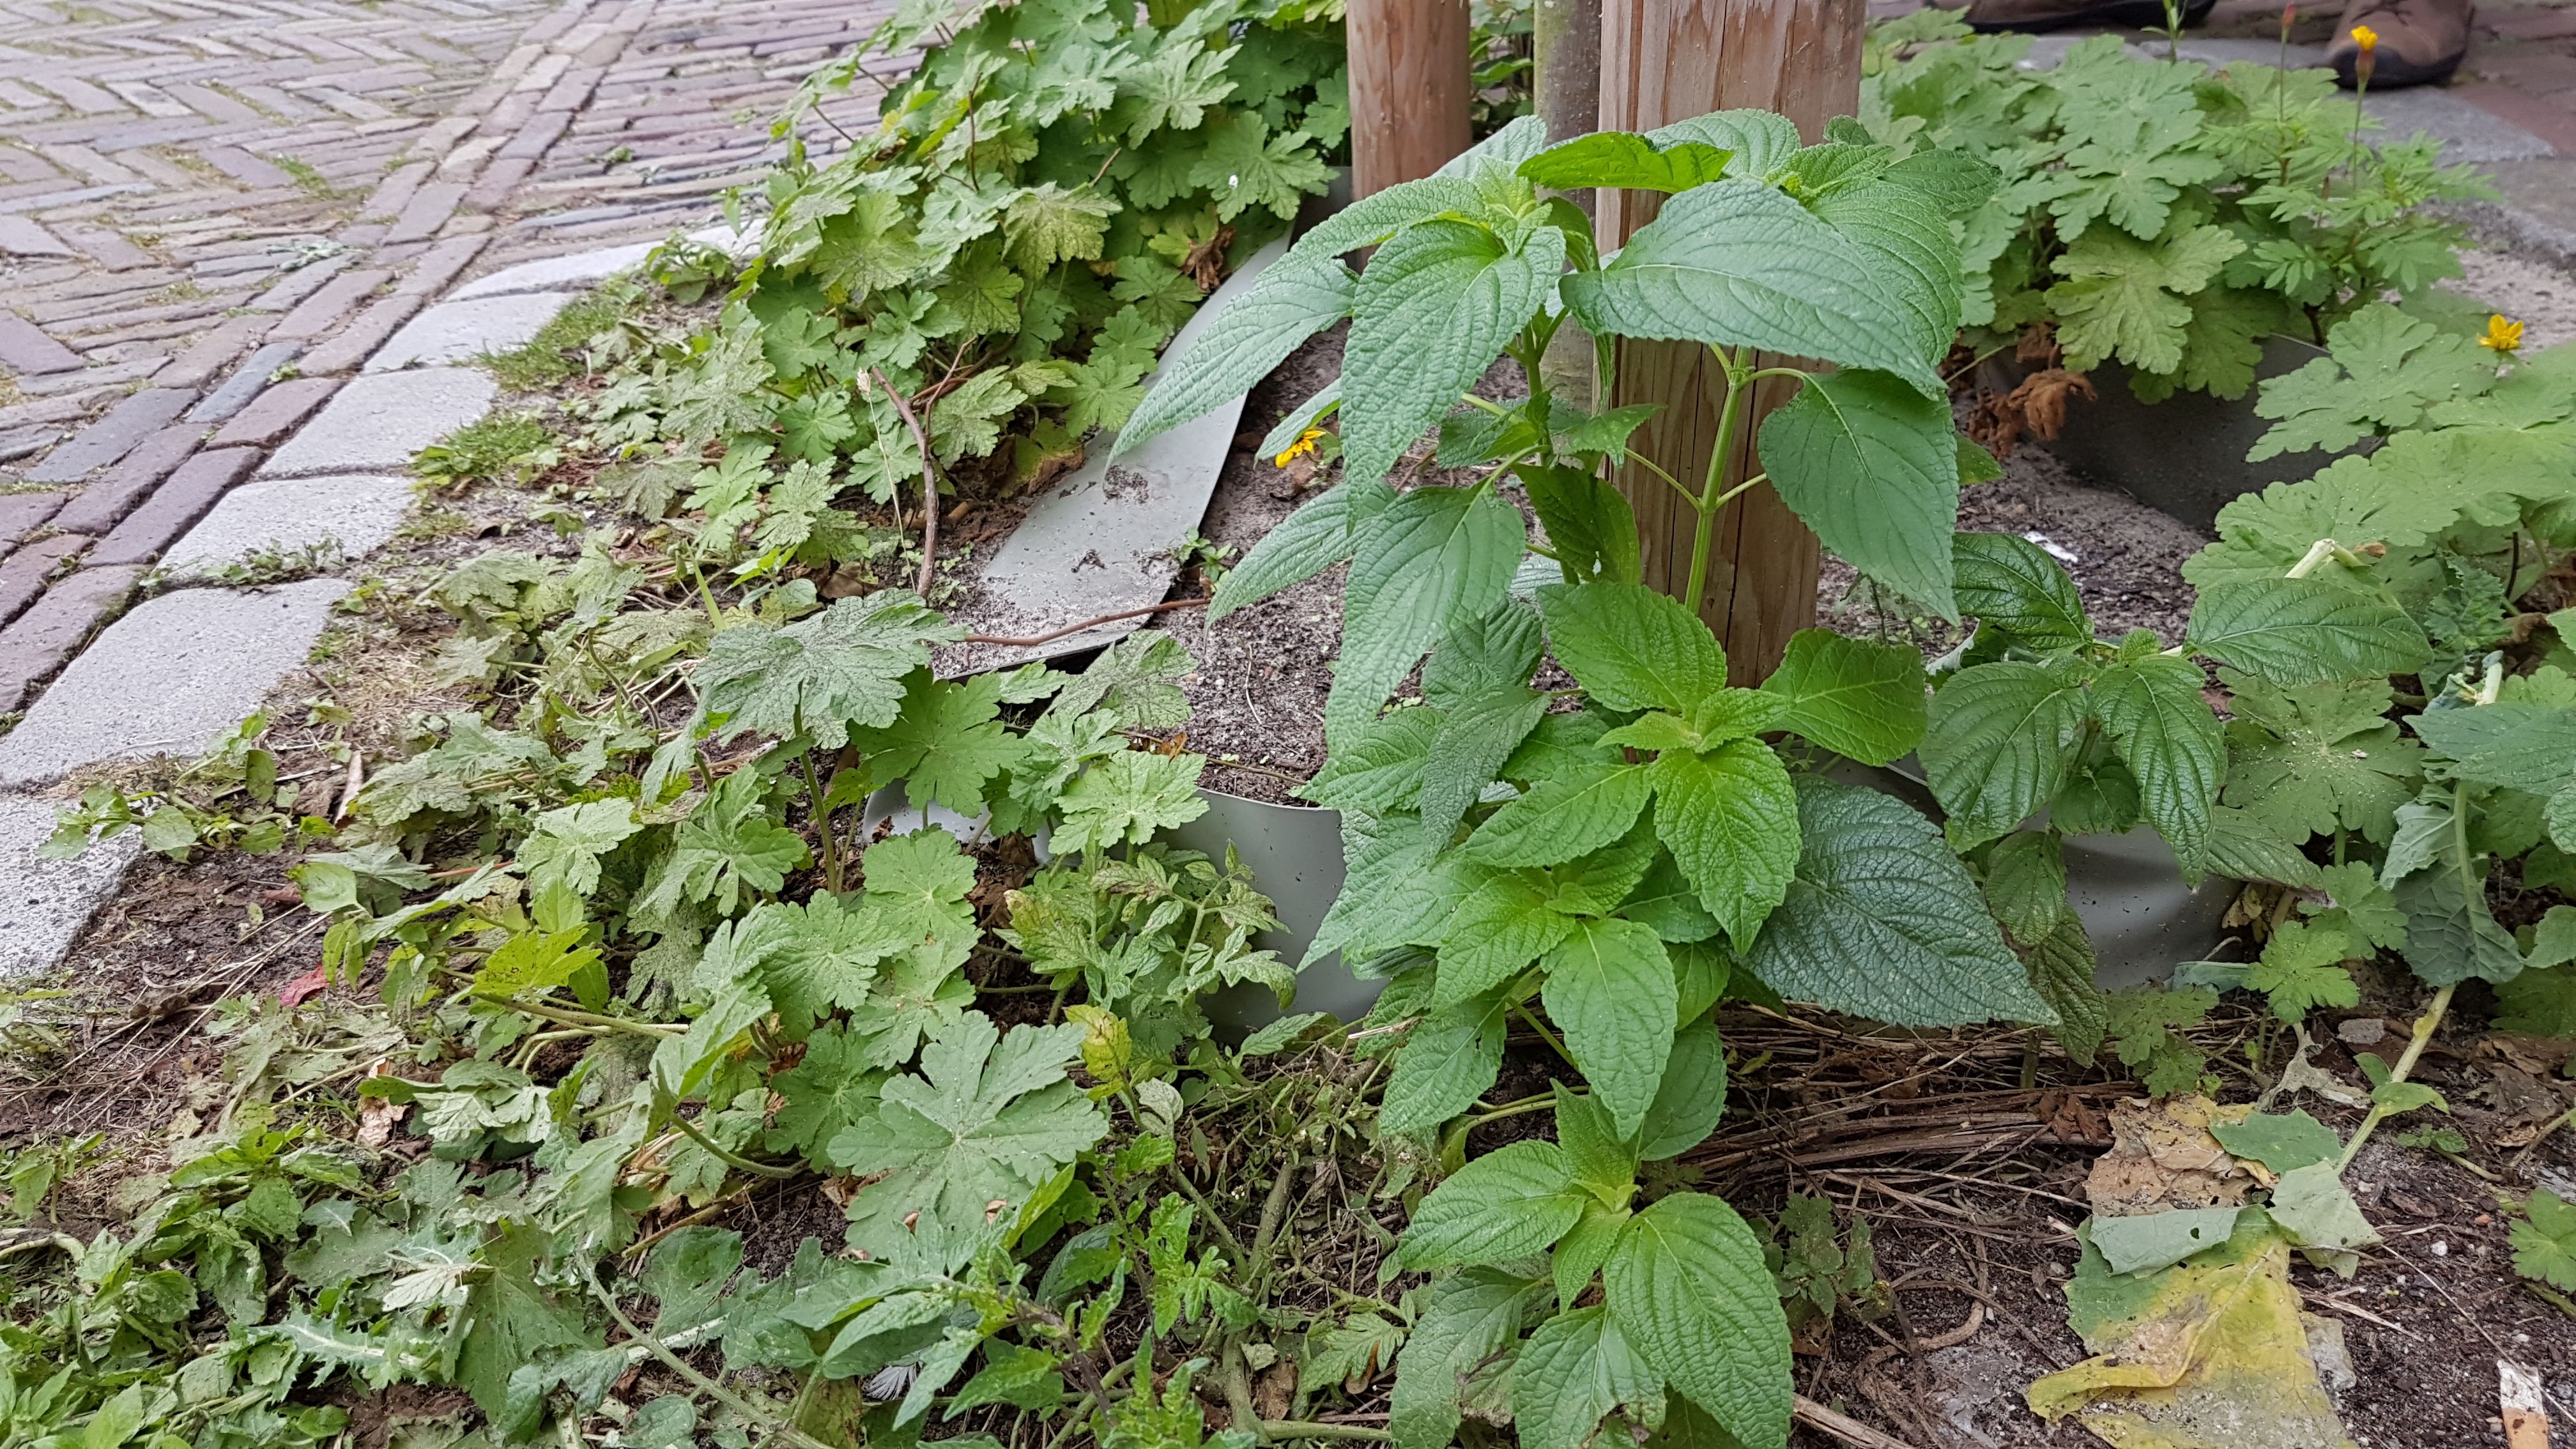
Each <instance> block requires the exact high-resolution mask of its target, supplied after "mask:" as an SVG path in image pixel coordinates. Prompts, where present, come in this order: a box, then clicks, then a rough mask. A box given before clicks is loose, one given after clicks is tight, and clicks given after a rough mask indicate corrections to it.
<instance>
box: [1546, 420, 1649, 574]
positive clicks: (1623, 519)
mask: <svg viewBox="0 0 2576 1449" xmlns="http://www.w3.org/2000/svg"><path fill="white" fill-rule="evenodd" d="M1622 411H1624V409H1623V410H1622ZM1518 471H1519V473H1520V477H1521V482H1522V484H1523V486H1524V487H1526V488H1527V489H1528V491H1529V500H1530V507H1531V508H1532V509H1534V510H1535V511H1536V512H1537V513H1538V521H1539V526H1540V527H1542V528H1544V529H1546V530H1547V540H1548V544H1549V546H1551V547H1553V548H1554V549H1555V550H1556V561H1557V565H1558V567H1559V568H1560V569H1561V570H1562V571H1563V573H1564V575H1565V581H1566V582H1567V583H1569V584H1583V583H1592V582H1596V581H1598V582H1601V583H1611V584H1634V583H1637V582H1639V581H1640V580H1641V579H1642V578H1643V577H1644V565H1643V563H1642V562H1641V561H1640V557H1639V554H1638V551H1637V550H1638V544H1637V514H1636V510H1635V509H1633V508H1631V507H1630V506H1629V504H1628V499H1627V496H1626V495H1625V494H1623V493H1621V492H1620V491H1619V490H1618V489H1617V488H1615V487H1613V486H1611V484H1610V483H1609V481H1608V480H1606V479H1603V478H1599V477H1596V476H1594V475H1593V474H1591V473H1589V472H1587V471H1585V470H1583V469H1581V468H1572V467H1549V468H1537V467H1528V466H1524V467H1522V468H1520V469H1519V470H1518Z"/></svg>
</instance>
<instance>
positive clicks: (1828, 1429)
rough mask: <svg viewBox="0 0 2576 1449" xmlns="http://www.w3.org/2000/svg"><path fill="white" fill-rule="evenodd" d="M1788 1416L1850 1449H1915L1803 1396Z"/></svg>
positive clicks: (1801, 1395) (1798, 1398) (1796, 1400)
mask: <svg viewBox="0 0 2576 1449" xmlns="http://www.w3.org/2000/svg"><path fill="white" fill-rule="evenodd" d="M1791 1412H1792V1413H1793V1414H1795V1415H1796V1417H1797V1420H1798V1422H1799V1423H1801V1424H1804V1425H1806V1426H1807V1427H1808V1428H1810V1429H1813V1430H1815V1431H1816V1432H1818V1433H1820V1434H1828V1435H1831V1436H1832V1437H1834V1438H1836V1439H1840V1440H1841V1441H1843V1442H1844V1443H1846V1444H1849V1445H1851V1446H1852V1449H1914V1446H1913V1445H1911V1444H1908V1443H1906V1442H1905V1441H1904V1440H1902V1439H1899V1438H1897V1437H1896V1436H1895V1435H1893V1434H1889V1433H1884V1432H1882V1431H1880V1430H1877V1429H1873V1428H1871V1427H1870V1426H1868V1425H1867V1424H1864V1423H1862V1422H1861V1421H1860V1420H1858V1419H1855V1418H1852V1417H1851V1416H1849V1415H1847V1414H1837V1413H1835V1412H1834V1411H1833V1410H1831V1409H1828V1408H1826V1407H1825V1406H1824V1405H1822V1404H1819V1403H1817V1402H1816V1401H1815V1400H1813V1399H1811V1398H1808V1397H1807V1396H1806V1395H1805V1394H1800V1395H1798V1396H1797V1397H1796V1398H1795V1399H1794V1400H1792V1402H1791Z"/></svg>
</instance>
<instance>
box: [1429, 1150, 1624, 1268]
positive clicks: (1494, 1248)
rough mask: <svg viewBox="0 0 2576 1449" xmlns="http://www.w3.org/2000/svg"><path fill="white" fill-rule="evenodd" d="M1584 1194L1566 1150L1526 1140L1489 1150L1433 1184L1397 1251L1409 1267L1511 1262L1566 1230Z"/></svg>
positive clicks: (1580, 1208)
mask: <svg viewBox="0 0 2576 1449" xmlns="http://www.w3.org/2000/svg"><path fill="white" fill-rule="evenodd" d="M1587 1196H1588V1194H1586V1193H1584V1192H1583V1191H1582V1190H1581V1189H1579V1188H1577V1187H1576V1186H1574V1179H1573V1177H1572V1175H1571V1173H1570V1171H1569V1170H1568V1168H1567V1167H1566V1165H1565V1150H1564V1149H1563V1148H1561V1147H1558V1146H1557V1145H1556V1144H1555V1143H1553V1142H1541V1141H1537V1140H1534V1139H1532V1140H1523V1141H1520V1142H1514V1143H1512V1144H1510V1145H1509V1146H1506V1147H1502V1148H1498V1149H1496V1150H1495V1151H1492V1152H1488V1153H1486V1154H1485V1155H1484V1156H1482V1157H1479V1158H1476V1159H1475V1160H1474V1161H1471V1162H1469V1163H1468V1164H1467V1165H1466V1166H1465V1167H1462V1168H1460V1169H1458V1171H1457V1172H1456V1173H1454V1174H1452V1175H1451V1176H1450V1178H1449V1180H1448V1181H1446V1182H1443V1183H1441V1184H1440V1185H1439V1186H1438V1187H1436V1188H1433V1189H1432V1190H1431V1195H1430V1196H1428V1197H1426V1198H1424V1199H1423V1200H1422V1206H1421V1207H1419V1208H1417V1209H1415V1210H1414V1214H1413V1222H1412V1223H1411V1224H1410V1225H1409V1226H1407V1227H1406V1228H1405V1230H1404V1237H1403V1239H1402V1240H1401V1242H1399V1243H1398V1245H1397V1248H1396V1251H1397V1253H1398V1254H1399V1255H1400V1256H1401V1257H1402V1258H1403V1260H1404V1263H1405V1266H1407V1267H1409V1268H1419V1269H1432V1268H1450V1267H1461V1266H1468V1265H1473V1264H1479V1263H1508V1262H1510V1261H1512V1260H1514V1259H1517V1258H1526V1257H1528V1256H1530V1255H1531V1254H1534V1253H1537V1252H1539V1251H1540V1250H1542V1249H1544V1248H1545V1247H1547V1245H1548V1244H1550V1243H1553V1242H1555V1241H1556V1240H1557V1239H1558V1238H1561V1237H1563V1236H1565V1232H1566V1229H1568V1228H1571V1227H1573V1226H1574V1223H1575V1220H1576V1219H1577V1218H1580V1217H1581V1216H1583V1202H1584V1199H1585V1198H1586V1197H1587Z"/></svg>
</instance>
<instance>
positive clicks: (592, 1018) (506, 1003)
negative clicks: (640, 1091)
mask: <svg viewBox="0 0 2576 1449" xmlns="http://www.w3.org/2000/svg"><path fill="white" fill-rule="evenodd" d="M484 999H485V1000H487V1001H493V1002H497V1003H498V1004H499V1005H501V1006H502V1007H504V1008H505V1009H507V1010H510V1011H516V1012H523V1013H525V1014H526V1015H529V1016H533V1017H535V1018H537V1019H538V1020H539V1021H552V1022H559V1023H561V1024H563V1025H565V1026H595V1027H598V1028H600V1029H601V1030H603V1031H622V1032H626V1033H629V1034H630V1035H634V1036H649V1037H652V1038H654V1039H655V1040H657V1041H658V1040H660V1039H661V1038H663V1037H666V1036H686V1035H688V1031H689V1029H688V1028H687V1027H685V1026H677V1025H673V1024H670V1023H666V1022H658V1021H628V1020H626V1019H625V1018H623V1017H617V1016H599V1015H595V1014H593V1013H591V1012H587V1011H574V1010H572V1009H570V1008H568V1007H561V1006H546V1005H542V1004H540V1003H538V1002H534V1001H517V1000H513V999H510V998H508V997H497V996H495V997H485V998H484Z"/></svg>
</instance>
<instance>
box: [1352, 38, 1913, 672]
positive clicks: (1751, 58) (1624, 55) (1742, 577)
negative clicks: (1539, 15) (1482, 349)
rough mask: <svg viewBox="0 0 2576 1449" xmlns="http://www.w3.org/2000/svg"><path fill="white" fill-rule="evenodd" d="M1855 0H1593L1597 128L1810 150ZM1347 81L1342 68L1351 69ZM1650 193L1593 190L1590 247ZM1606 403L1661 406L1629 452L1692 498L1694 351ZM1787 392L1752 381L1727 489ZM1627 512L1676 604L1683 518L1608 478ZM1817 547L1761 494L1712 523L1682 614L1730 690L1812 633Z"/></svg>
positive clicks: (1855, 80) (1703, 395)
mask: <svg viewBox="0 0 2576 1449" xmlns="http://www.w3.org/2000/svg"><path fill="white" fill-rule="evenodd" d="M1863 8H1864V6H1863V0H1602V33H1601V127H1602V129H1604V130H1621V131H1646V130H1652V129H1653V128H1655V127H1657V126H1663V125H1668V124H1670V123H1672V122H1674V121H1679V120H1683V119H1686V118H1688V117H1691V116H1696V115H1700V114H1702V113H1704V112H1708V111H1714V110H1729V109H1735V108H1739V107H1757V108H1760V109H1763V110H1771V111H1778V112H1780V113H1781V114H1782V115H1785V116H1787V117H1788V118H1789V119H1790V120H1792V121H1795V122H1796V123H1797V125H1798V129H1799V131H1800V133H1801V134H1803V135H1804V136H1805V137H1806V138H1807V139H1808V140H1809V141H1816V140H1820V139H1822V138H1823V133H1824V127H1825V122H1827V121H1829V120H1831V119H1832V118H1834V117H1835V116H1842V115H1849V114H1851V112H1852V111H1853V109H1854V108H1855V107H1856V106H1857V105H1858V104H1859V100H1860V44H1861V28H1862V21H1863ZM1354 70H1356V63H1354ZM1662 199H1663V198H1662V197H1661V196H1659V195H1657V194H1656V193H1653V192H1645V191H1614V190H1604V191H1603V192H1601V193H1600V201H1599V207H1598V212H1597V222H1596V225H1595V228H1594V231H1595V235H1596V236H1597V237H1598V239H1599V241H1600V244H1601V246H1602V249H1603V250H1604V251H1607V250H1608V249H1610V248H1612V247H1615V246H1618V245H1620V244H1621V243H1623V242H1625V241H1626V240H1627V239H1628V236H1629V234H1630V233H1632V232H1634V231H1635V230H1636V229H1637V228H1639V227H1641V226H1644V225H1645V224H1646V223H1647V222H1649V221H1651V220H1653V219H1654V215H1655V209H1656V206H1657V203H1659V202H1660V201H1661V200H1662ZM1615 381H1616V385H1615V388H1614V395H1613V396H1612V398H1611V399H1610V400H1609V401H1610V402H1612V403H1615V404H1621V405H1624V404H1628V403H1644V402H1653V403H1662V404H1663V405H1664V410H1663V411H1662V412H1661V413H1658V414H1657V415H1656V416H1655V417H1654V419H1653V420H1652V421H1650V422H1648V423H1647V424H1646V425H1645V426H1644V427H1643V428H1640V429H1639V430H1638V431H1637V434H1636V439H1635V441H1634V442H1632V443H1631V445H1630V446H1631V447H1634V448H1636V449H1637V450H1638V451H1640V452H1642V453H1644V454H1645V455H1646V456H1647V457H1649V458H1652V459H1653V460H1654V461H1655V462H1656V463H1657V464H1659V465H1661V466H1662V467H1663V468H1665V469H1666V470H1668V471H1670V472H1671V473H1672V475H1673V476H1674V477H1676V478H1680V479H1683V480H1685V481H1686V482H1688V483H1690V484H1691V485H1692V486H1693V487H1697V486H1698V485H1699V482H1700V480H1701V479H1702V478H1703V477H1704V476H1705V475H1706V473H1707V470H1708V455H1709V450H1710V449H1711V448H1712V447H1714V446H1715V445H1716V442H1717V409H1718V403H1719V399H1720V398H1721V397H1722V396H1723V393H1724V388H1723V383H1722V380H1721V379H1720V377H1719V374H1718V371H1717V368H1716V365H1715V362H1714V360H1713V359H1712V358H1710V356H1709V355H1708V349H1706V348H1704V347H1701V346H1698V345H1697V344H1693V343H1672V342H1634V341H1631V342H1622V343H1621V344H1619V363H1618V370H1617V374H1616V380H1615ZM1793 391H1794V388H1793V387H1785V386H1782V385H1781V384H1780V383H1779V382H1778V381H1776V380H1775V381H1771V382H1765V383H1763V384H1761V385H1760V390H1759V391H1757V392H1756V394H1755V396H1754V399H1753V405H1752V408H1751V410H1750V412H1749V414H1748V416H1747V418H1746V420H1745V424H1744V426H1742V427H1740V428H1739V429H1738V430H1737V432H1736V439H1735V447H1734V450H1733V451H1734V452H1735V456H1734V457H1732V458H1730V459H1728V460H1727V462H1726V464H1725V478H1726V481H1727V484H1728V486H1732V485H1733V484H1734V483H1736V482H1737V481H1740V480H1742V479H1744V478H1748V477H1751V476H1752V475H1753V473H1754V471H1755V466H1754V463H1753V458H1754V441H1755V434H1756V431H1757V430H1756V427H1755V424H1758V423H1759V422H1760V420H1761V418H1762V415H1763V413H1764V412H1766V411H1767V410H1768V409H1770V408H1771V407H1774V406H1777V405H1778V404H1779V403H1781V402H1784V401H1786V400H1787V399H1788V397H1789V396H1790V395H1791V393H1792V392H1793ZM1613 476H1614V477H1615V478H1616V480H1617V482H1618V485H1619V489H1620V491H1621V492H1622V493H1624V494H1626V495H1627V497H1628V501H1629V502H1630V503H1631V504H1633V505H1634V506H1635V508H1636V511H1637V525H1638V528H1639V530H1640V532H1641V533H1642V534H1643V535H1644V544H1645V566H1646V582H1647V584H1648V585H1650V586H1651V587H1654V588H1658V589H1661V590H1664V591H1665V592H1667V593H1675V594H1678V593H1679V592H1681V591H1682V589H1683V588H1684V586H1685V584H1686V583H1687V581H1688V579H1689V575H1690V556H1691V540H1692V531H1693V528H1694V527H1695V525H1696V522H1697V518H1696V515H1695V514H1694V513H1693V512H1692V511H1691V509H1690V508H1689V507H1688V506H1687V505H1685V504H1684V503H1683V502H1682V500H1681V499H1680V498H1679V497H1678V496H1676V495H1675V494H1674V493H1673V491H1672V490H1671V488H1670V487H1668V486H1667V485H1666V484H1664V483H1663V482H1662V481H1661V480H1660V479H1657V478H1656V477H1655V476H1654V475H1652V474H1650V473H1648V472H1647V471H1646V470H1644V469H1642V468H1638V467H1633V466H1631V467H1628V468H1624V469H1621V470H1619V471H1618V472H1617V473H1616V474H1614V475H1613ZM1819 562H1820V560H1819V554H1818V549H1817V545H1816V537H1815V535H1814V534H1813V533H1810V532H1808V530H1807V527H1806V525H1805V524H1803V523H1800V522H1799V521H1798V519H1797V516H1796V515H1795V514H1792V513H1791V512H1790V511H1789V510H1788V508H1787V507H1786V506H1785V505H1783V504H1782V503H1781V502H1780V499H1779V497H1778V495H1776V494H1774V493H1773V492H1772V491H1771V490H1770V489H1769V488H1768V487H1762V488H1756V489H1754V490H1753V491H1751V492H1749V493H1747V494H1745V495H1744V496H1743V497H1741V498H1739V499H1737V500H1736V501H1735V502H1733V503H1731V504H1728V505H1727V508H1726V511H1725V513H1724V514H1723V515H1722V516H1721V517H1720V518H1719V520H1718V531H1717V547H1716V556H1715V557H1714V558H1713V559H1712V560H1711V562H1710V568H1709V583H1708V592H1707V594H1706V595H1705V596H1704V597H1702V598H1700V599H1697V600H1684V602H1685V603H1690V604H1693V605H1694V606H1695V607H1696V608H1697V609H1698V610H1699V613H1700V617H1701V618H1703V619H1705V620H1707V621H1708V625H1709V627H1710V628H1711V629H1713V630H1715V631H1716V632H1717V637H1718V639H1719V640H1720V641H1721V642H1723V643H1724V644H1725V645H1726V655H1727V666H1728V672H1729V673H1730V674H1731V675H1732V676H1733V678H1734V681H1735V682H1736V683H1739V684H1751V683H1754V682H1756V681H1758V680H1759V679H1760V678H1761V677H1762V676H1764V675H1766V674H1768V673H1769V672H1770V671H1771V669H1772V668H1773V667H1774V666H1775V665H1777V664H1778V663H1779V661H1780V656H1781V654H1782V652H1783V651H1785V650H1786V649H1787V648H1788V646H1789V636H1790V635H1792V634H1794V633H1796V632H1797V631H1798V630H1800V629H1803V628H1806V627H1807V626H1809V625H1811V624H1813V623H1814V622H1815V617H1816V574H1817V569H1818V565H1819Z"/></svg>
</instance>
